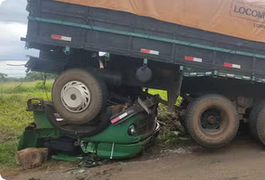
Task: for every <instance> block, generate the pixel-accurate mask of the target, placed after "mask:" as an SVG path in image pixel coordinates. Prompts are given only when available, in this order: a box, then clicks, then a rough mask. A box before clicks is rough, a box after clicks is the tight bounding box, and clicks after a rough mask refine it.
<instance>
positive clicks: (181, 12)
mask: <svg viewBox="0 0 265 180" xmlns="http://www.w3.org/2000/svg"><path fill="white" fill-rule="evenodd" d="M55 1H60V2H65V3H72V4H78V5H83V6H90V7H99V8H105V9H111V10H117V11H125V12H129V13H133V14H136V15H139V16H147V17H151V18H155V19H158V20H161V21H167V22H171V23H175V24H180V25H184V26H188V27H193V28H197V29H201V30H205V31H210V32H215V33H220V34H225V35H229V36H234V37H239V38H243V39H247V40H252V41H259V42H265V0H55Z"/></svg>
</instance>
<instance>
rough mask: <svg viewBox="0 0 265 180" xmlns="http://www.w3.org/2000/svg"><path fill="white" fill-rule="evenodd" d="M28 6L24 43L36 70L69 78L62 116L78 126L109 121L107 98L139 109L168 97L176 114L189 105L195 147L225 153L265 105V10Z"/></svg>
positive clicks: (219, 5) (79, 2)
mask: <svg viewBox="0 0 265 180" xmlns="http://www.w3.org/2000/svg"><path fill="white" fill-rule="evenodd" d="M28 2H29V3H28V7H27V10H28V12H29V17H28V19H29V23H28V33H27V36H26V38H25V39H24V40H25V41H26V47H27V48H35V49H39V50H40V56H39V57H31V58H30V61H29V62H28V64H27V66H28V68H29V69H30V70H32V71H39V72H46V73H56V74H61V75H60V76H59V78H58V79H57V80H56V82H55V85H54V88H53V93H54V95H53V100H55V99H56V102H54V106H55V108H56V107H57V106H58V108H56V110H57V111H58V112H59V114H61V115H62V116H64V112H66V113H65V115H66V116H64V118H66V119H67V118H68V119H71V118H72V119H71V120H72V122H73V123H82V122H85V121H86V122H87V121H90V120H93V118H94V117H96V115H98V113H102V112H103V110H102V109H104V107H105V105H104V104H105V101H107V100H106V99H108V98H109V97H106V96H111V97H112V96H113V97H114V96H115V98H118V99H119V100H122V101H124V99H126V98H128V97H130V98H131V97H133V99H134V100H135V99H137V98H135V97H137V96H140V94H141V93H139V90H140V91H141V92H142V88H147V90H146V91H148V88H155V89H162V90H166V91H167V92H168V102H164V103H165V104H168V105H169V106H170V108H171V109H173V108H174V105H175V104H176V99H177V97H178V96H179V95H181V96H182V97H183V101H182V104H181V105H180V107H178V108H177V109H178V111H179V112H181V113H180V114H181V115H183V114H185V115H184V117H183V118H184V119H185V120H184V126H186V129H188V131H189V133H190V134H191V135H192V137H193V138H194V139H195V140H196V141H197V142H198V143H200V144H202V145H204V146H206V147H211V148H212V147H214V148H216V147H221V146H223V145H225V144H227V143H228V142H230V141H231V140H232V139H233V138H234V137H235V135H236V133H237V130H238V127H239V121H240V120H244V121H248V119H249V118H250V117H253V116H254V115H253V116H252V115H250V113H249V112H250V111H251V110H252V108H253V107H254V105H255V104H256V102H258V101H259V100H261V99H263V98H265V94H264V89H265V84H264V83H265V71H264V68H265V39H264V38H263V37H265V31H264V28H263V27H265V26H263V22H264V16H263V15H264V14H265V13H263V6H264V2H263V1H255V2H250V1H248V2H246V1H244V0H238V1H233V0H227V1H221V0H220V1H219V0H217V1H210V0H200V1H198V0H191V1H189V2H186V1H184V0H168V1H166V2H164V1H162V0H157V1H156V2H155V3H154V1H151V0H146V1H140V0H122V1H121V0H117V1H113V0H112V1H106V0H102V1H84V0H29V1H28ZM99 52H106V53H105V55H104V56H100V55H99ZM97 82H98V83H97ZM68 90H69V91H68ZM97 91H98V92H99V93H96V92H97ZM69 92H71V93H73V94H71V93H69ZM76 92H78V93H76ZM75 93H76V94H75ZM113 94H115V95H113ZM70 95H71V96H70ZM79 97H80V98H81V100H80V104H78V103H79V102H78V103H74V101H75V100H76V99H78V98H79ZM83 97H85V98H83ZM93 97H94V99H97V100H98V102H97V104H96V105H93V103H94V101H93ZM95 97H96V98H95ZM82 98H83V99H82ZM91 99H92V100H91ZM108 100H109V99H108ZM61 101H62V102H61ZM91 104H92V105H93V106H94V109H93V108H91V109H92V110H91V109H90V107H91V106H92V105H91ZM259 107H260V106H259ZM88 111H91V113H90V114H89V113H88ZM257 111H258V110H257ZM257 111H256V113H257ZM73 112H74V113H73ZM184 112H185V113H184ZM258 112H260V109H259V111H258ZM78 113H80V114H81V115H82V116H79V114H78ZM147 113H148V111H147ZM91 114H92V115H91ZM83 116H84V117H85V118H83V119H80V117H83ZM255 117H256V116H255ZM254 119H256V118H254ZM82 120H84V121H82ZM252 122H254V130H253V131H255V132H256V131H257V129H256V124H257V123H256V121H252ZM197 126H200V128H198V127H197ZM252 129H253V127H252ZM215 131H216V132H215ZM215 133H218V135H220V136H218V135H216V134H215ZM256 134H257V133H256ZM264 139H265V138H264Z"/></svg>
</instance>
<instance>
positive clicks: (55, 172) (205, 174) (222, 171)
mask: <svg viewBox="0 0 265 180" xmlns="http://www.w3.org/2000/svg"><path fill="white" fill-rule="evenodd" d="M30 178H36V179H39V180H55V179H56V180H135V179H138V180H264V179H265V149H263V147H261V145H260V144H258V143H255V142H253V140H245V139H244V140H242V139H241V140H236V141H235V142H233V143H232V144H231V145H229V146H227V147H225V148H222V149H218V150H211V151H209V150H205V149H201V148H199V150H198V148H176V149H171V150H169V151H163V153H159V154H157V156H155V157H154V158H151V159H147V160H146V159H145V160H143V159H142V158H141V157H140V158H138V159H136V160H132V161H128V162H125V163H122V164H121V163H114V164H108V165H104V166H100V167H96V168H92V169H82V168H81V169H78V168H75V167H74V166H65V165H60V166H59V165H53V166H48V167H43V168H41V169H38V170H34V171H33V170H32V171H27V172H22V173H21V174H19V175H17V176H14V177H7V178H6V179H7V180H29V179H30Z"/></svg>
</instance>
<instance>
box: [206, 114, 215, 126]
mask: <svg viewBox="0 0 265 180" xmlns="http://www.w3.org/2000/svg"><path fill="white" fill-rule="evenodd" d="M207 121H208V123H209V124H211V125H214V124H216V123H217V119H216V117H215V116H211V115H210V116H208V117H207Z"/></svg>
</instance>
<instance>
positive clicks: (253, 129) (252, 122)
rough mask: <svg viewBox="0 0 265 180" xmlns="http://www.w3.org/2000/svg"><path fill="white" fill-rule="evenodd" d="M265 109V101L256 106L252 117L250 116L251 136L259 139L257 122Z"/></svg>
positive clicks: (252, 111)
mask: <svg viewBox="0 0 265 180" xmlns="http://www.w3.org/2000/svg"><path fill="white" fill-rule="evenodd" d="M264 107H265V101H260V102H258V103H256V104H255V105H254V107H253V108H252V110H251V113H250V116H249V129H250V132H251V135H252V136H253V137H254V138H256V139H259V137H258V132H257V120H258V118H259V114H260V113H261V111H262V109H263V108H264Z"/></svg>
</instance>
